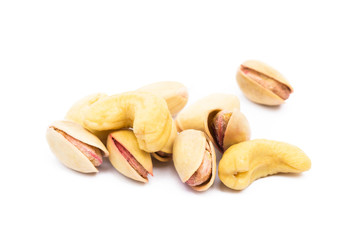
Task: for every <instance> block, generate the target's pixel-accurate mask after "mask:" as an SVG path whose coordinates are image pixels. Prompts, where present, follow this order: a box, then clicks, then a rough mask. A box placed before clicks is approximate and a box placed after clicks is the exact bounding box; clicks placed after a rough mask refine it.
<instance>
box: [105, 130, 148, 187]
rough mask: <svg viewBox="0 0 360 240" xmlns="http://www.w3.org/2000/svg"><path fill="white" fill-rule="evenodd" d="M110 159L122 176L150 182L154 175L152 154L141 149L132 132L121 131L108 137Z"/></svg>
mask: <svg viewBox="0 0 360 240" xmlns="http://www.w3.org/2000/svg"><path fill="white" fill-rule="evenodd" d="M107 147H108V149H109V159H110V162H111V164H112V165H113V166H114V167H115V169H116V170H117V171H118V172H120V173H121V174H123V175H125V176H126V177H129V178H131V179H134V180H136V181H139V182H148V177H147V176H148V174H150V175H152V162H151V157H150V154H149V153H147V152H145V151H143V150H141V149H140V148H139V145H138V142H137V140H136V137H135V134H134V133H133V132H132V131H131V130H119V131H115V132H112V133H110V134H109V135H108V139H107Z"/></svg>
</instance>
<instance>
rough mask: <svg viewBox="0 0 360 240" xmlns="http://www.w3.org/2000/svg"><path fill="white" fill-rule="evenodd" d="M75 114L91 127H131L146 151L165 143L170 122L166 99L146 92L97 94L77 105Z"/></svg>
mask: <svg viewBox="0 0 360 240" xmlns="http://www.w3.org/2000/svg"><path fill="white" fill-rule="evenodd" d="M77 114H79V115H80V116H78V117H76V119H79V120H78V121H82V125H83V126H85V127H86V128H87V129H89V130H91V131H104V130H111V129H120V128H133V131H134V134H135V136H136V138H137V141H138V143H139V147H140V148H141V149H142V150H144V151H147V152H156V151H160V150H161V149H162V148H163V147H164V146H165V145H166V144H167V142H168V139H169V137H170V133H171V130H172V124H173V122H172V121H173V120H172V118H171V115H170V112H169V110H168V107H167V105H166V102H165V100H164V99H163V98H161V97H159V96H156V95H154V94H151V93H146V92H135V91H134V92H127V93H123V94H117V95H112V96H106V95H100V96H99V97H97V98H94V99H93V101H92V102H88V103H87V104H84V107H83V108H81V107H80V108H78V112H77ZM68 116H69V115H68ZM72 118H75V117H72Z"/></svg>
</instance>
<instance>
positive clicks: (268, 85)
mask: <svg viewBox="0 0 360 240" xmlns="http://www.w3.org/2000/svg"><path fill="white" fill-rule="evenodd" d="M236 79H237V82H238V84H239V86H240V88H241V90H242V91H243V93H244V95H245V96H246V97H247V98H249V99H250V100H251V101H253V102H256V103H259V104H264V105H279V104H282V103H284V101H285V100H286V99H288V98H289V96H290V94H291V93H292V92H293V89H292V87H291V85H290V84H289V82H288V81H287V80H286V79H285V78H284V77H283V76H282V75H281V74H280V73H279V72H278V71H276V70H275V69H273V68H272V67H270V66H268V65H266V64H265V63H262V62H260V61H255V60H249V61H246V62H244V63H243V64H242V65H241V66H240V67H239V69H238V72H237V75H236Z"/></svg>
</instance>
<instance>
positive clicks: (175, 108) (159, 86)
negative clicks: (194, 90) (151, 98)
mask: <svg viewBox="0 0 360 240" xmlns="http://www.w3.org/2000/svg"><path fill="white" fill-rule="evenodd" d="M137 91H146V92H150V93H153V94H155V95H158V96H160V97H163V98H164V99H165V101H166V103H167V105H168V108H169V111H170V113H171V115H172V116H175V115H176V114H177V113H178V112H180V111H181V110H182V109H183V108H184V107H185V105H186V103H187V101H188V98H189V94H188V90H187V88H186V87H185V86H184V85H183V84H182V83H179V82H173V81H164V82H156V83H152V84H149V85H146V86H144V87H142V88H139V89H138V90H137Z"/></svg>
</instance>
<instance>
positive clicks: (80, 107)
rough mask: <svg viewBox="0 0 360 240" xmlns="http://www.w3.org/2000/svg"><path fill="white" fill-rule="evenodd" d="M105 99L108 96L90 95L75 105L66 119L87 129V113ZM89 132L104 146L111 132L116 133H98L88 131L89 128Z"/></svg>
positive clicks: (100, 94) (92, 130)
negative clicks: (95, 104) (93, 105)
mask: <svg viewBox="0 0 360 240" xmlns="http://www.w3.org/2000/svg"><path fill="white" fill-rule="evenodd" d="M104 97H107V95H106V94H104V93H96V94H91V95H88V96H86V97H84V98H82V99H80V100H79V101H77V102H76V103H75V104H74V105H72V107H71V108H70V109H69V111H68V112H67V114H66V116H65V119H66V120H70V121H73V122H77V123H79V124H80V125H82V126H83V127H85V128H86V126H85V125H84V115H85V112H86V111H87V110H88V109H89V108H90V106H91V105H92V104H93V103H95V102H97V101H99V100H100V99H102V98H104ZM87 130H89V131H90V132H92V133H93V134H94V135H95V136H97V137H98V138H99V139H100V140H101V141H102V142H103V143H104V144H106V139H107V136H108V134H109V133H110V132H112V131H114V130H107V131H97V130H94V129H88V128H87Z"/></svg>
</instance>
